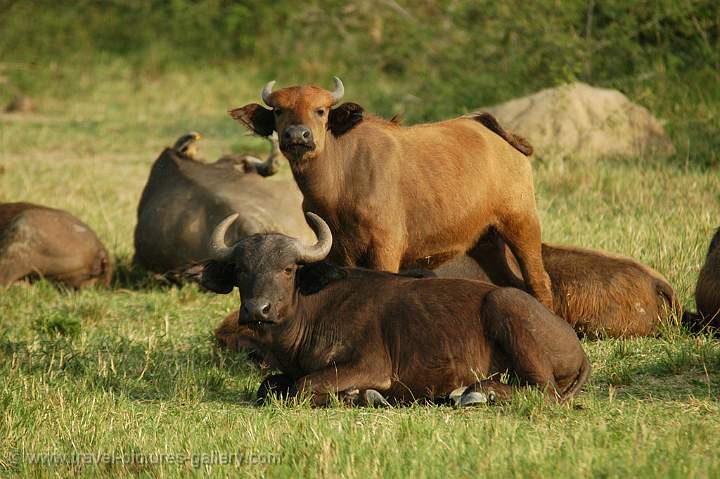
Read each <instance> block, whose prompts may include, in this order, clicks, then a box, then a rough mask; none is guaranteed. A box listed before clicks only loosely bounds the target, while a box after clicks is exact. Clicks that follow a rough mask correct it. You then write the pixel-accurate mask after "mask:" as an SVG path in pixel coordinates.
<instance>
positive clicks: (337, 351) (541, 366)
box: [235, 266, 589, 404]
mask: <svg viewBox="0 0 720 479" xmlns="http://www.w3.org/2000/svg"><path fill="white" fill-rule="evenodd" d="M311 267H312V266H311ZM311 267H309V268H311ZM345 271H346V272H347V277H346V279H344V280H338V281H336V282H333V283H331V284H329V285H327V286H326V287H325V288H324V289H322V290H320V291H318V292H317V293H314V294H312V295H307V296H306V295H302V294H298V300H297V303H296V304H295V306H294V310H293V312H292V316H290V317H288V318H286V320H285V322H284V323H282V324H280V325H263V326H259V327H258V330H257V331H256V332H253V334H254V335H257V336H255V337H253V338H252V340H251V341H250V340H244V341H247V342H248V343H250V342H252V344H253V347H256V346H257V345H260V346H261V347H262V348H263V350H264V351H267V352H268V353H270V354H271V355H272V356H273V357H274V358H276V361H277V364H276V366H277V367H278V368H279V369H280V370H281V371H282V372H283V373H285V374H287V375H289V376H290V377H292V378H293V379H294V380H295V381H296V384H297V386H298V389H299V390H300V391H302V390H306V391H307V392H312V393H314V394H315V402H316V404H324V403H325V402H326V401H327V399H328V398H327V394H328V393H336V392H344V391H351V390H354V389H360V390H363V389H376V390H378V391H380V392H381V393H382V394H383V395H384V396H385V397H386V398H387V399H388V400H390V401H391V402H406V401H412V400H414V399H424V398H425V399H434V398H436V397H444V396H447V395H448V394H449V393H450V392H451V391H453V390H454V389H455V388H457V387H460V386H468V385H471V384H473V383H475V382H476V380H477V379H478V378H487V377H495V378H497V376H498V375H499V374H501V373H504V372H506V371H509V372H510V373H511V374H514V375H517V377H518V379H519V382H520V383H521V384H529V385H532V386H537V387H539V388H541V389H544V390H546V392H547V393H548V395H549V396H550V397H554V398H557V399H559V400H565V399H567V398H568V397H569V396H571V395H572V394H573V393H574V392H576V391H577V390H578V389H579V388H580V387H581V386H582V384H583V383H584V382H585V380H586V379H587V374H588V372H589V364H588V362H587V358H586V356H585V354H584V352H583V351H582V348H581V347H580V343H579V341H578V339H577V336H576V335H575V332H574V331H573V330H572V329H571V328H570V327H569V326H568V324H567V323H566V322H565V321H563V320H562V319H560V318H558V317H557V316H555V315H554V314H552V313H550V312H549V311H548V310H547V309H545V308H544V307H542V305H540V303H538V302H537V301H536V300H534V299H533V298H532V297H530V296H528V295H527V294H526V293H524V292H522V291H520V290H517V289H514V288H504V289H503V288H497V287H494V286H492V285H489V284H486V283H481V282H476V281H471V280H453V279H441V278H427V279H412V278H407V277H403V276H394V275H390V274H387V273H381V272H373V271H368V270H361V269H346V270H345ZM235 344H238V341H237V340H236V341H235Z"/></svg>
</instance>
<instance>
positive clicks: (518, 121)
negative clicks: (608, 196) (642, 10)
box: [479, 83, 675, 160]
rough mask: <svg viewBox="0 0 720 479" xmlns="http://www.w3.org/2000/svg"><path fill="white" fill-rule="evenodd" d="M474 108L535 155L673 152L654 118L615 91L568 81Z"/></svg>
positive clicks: (624, 155)
mask: <svg viewBox="0 0 720 479" xmlns="http://www.w3.org/2000/svg"><path fill="white" fill-rule="evenodd" d="M479 111H487V112H489V113H491V114H493V115H494V116H495V117H496V118H497V119H498V120H499V121H500V124H501V125H502V126H503V127H504V128H505V129H507V130H509V131H511V132H513V133H515V134H518V135H520V136H524V137H525V138H527V139H528V140H529V141H530V144H531V145H532V146H533V148H534V150H535V155H536V156H538V157H541V158H547V159H549V158H561V159H563V158H586V159H590V160H595V159H600V158H628V157H635V158H637V157H643V156H648V155H661V156H665V155H671V154H673V153H674V152H675V148H674V147H673V145H672V142H671V141H670V139H669V138H668V136H667V134H666V133H665V130H664V129H663V126H662V124H661V123H660V121H659V120H658V119H657V118H655V117H654V116H653V115H652V113H650V111H648V109H647V108H644V107H642V106H640V105H637V104H635V103H633V102H631V101H630V100H629V99H628V98H627V97H626V96H625V95H623V94H622V93H620V92H619V91H617V90H611V89H607V88H596V87H592V86H590V85H587V84H585V83H571V84H567V85H563V86H559V87H556V88H547V89H545V90H541V91H539V92H537V93H534V94H532V95H529V96H526V97H522V98H517V99H515V100H510V101H508V102H506V103H502V104H500V105H496V106H493V107H489V108H483V109H481V110H479Z"/></svg>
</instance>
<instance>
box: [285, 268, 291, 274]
mask: <svg viewBox="0 0 720 479" xmlns="http://www.w3.org/2000/svg"><path fill="white" fill-rule="evenodd" d="M292 272H293V267H292V266H288V267H287V268H285V274H292Z"/></svg>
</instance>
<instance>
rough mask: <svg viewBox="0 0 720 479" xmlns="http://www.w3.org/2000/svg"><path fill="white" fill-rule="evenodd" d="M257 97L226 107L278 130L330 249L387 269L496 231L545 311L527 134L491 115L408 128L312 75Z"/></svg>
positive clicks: (264, 131)
mask: <svg viewBox="0 0 720 479" xmlns="http://www.w3.org/2000/svg"><path fill="white" fill-rule="evenodd" d="M273 84H274V82H270V83H268V84H267V85H266V86H265V88H263V90H262V93H261V96H262V99H263V101H264V102H265V104H267V105H268V106H269V107H271V108H272V110H270V109H267V108H264V107H263V106H261V105H258V104H255V103H252V104H249V105H245V106H243V107H241V108H237V109H234V110H232V111H231V112H230V114H231V116H232V117H233V118H234V119H236V120H238V121H240V122H242V123H243V124H244V125H245V126H246V127H247V128H249V129H250V130H252V131H253V132H255V133H257V134H259V135H261V136H269V135H270V134H272V133H273V131H277V132H278V134H279V137H280V149H281V150H282V152H283V154H284V155H285V157H286V158H287V159H288V160H289V162H290V167H291V170H292V173H293V176H294V178H295V181H296V182H297V185H298V186H299V188H300V190H301V191H302V193H303V196H304V202H303V209H304V210H305V211H315V212H317V213H318V214H320V215H321V216H322V217H323V218H325V219H326V220H327V222H328V224H329V226H330V229H331V231H332V232H333V234H334V236H335V243H334V244H333V248H332V252H331V255H330V259H331V260H332V261H333V262H335V263H337V264H341V265H348V266H362V267H367V268H371V269H376V270H384V271H389V272H397V271H399V270H400V269H405V268H415V267H418V265H420V264H422V266H423V267H429V268H431V269H432V268H435V267H437V266H439V265H440V264H442V263H443V262H445V261H447V260H448V259H450V258H453V257H455V256H458V255H461V254H463V253H465V252H469V254H471V255H472V254H473V253H472V251H473V247H474V246H475V244H476V243H477V241H478V240H479V239H480V237H481V236H482V235H483V233H484V232H485V231H486V230H488V229H489V228H491V227H492V228H494V229H496V230H497V231H498V232H499V234H500V235H501V236H502V237H503V239H504V240H505V241H506V242H507V244H508V245H509V246H510V249H511V250H512V252H513V253H514V254H515V256H516V257H517V258H518V263H519V265H520V269H521V271H522V276H523V278H524V280H525V284H526V285H527V289H528V291H529V292H530V293H531V294H532V295H533V296H535V297H536V298H537V299H538V300H539V301H540V302H541V303H542V304H544V305H545V306H547V307H548V308H550V309H551V310H552V306H553V303H552V292H551V289H550V279H549V277H548V274H547V272H546V271H545V268H544V266H543V262H542V254H541V243H540V223H539V221H538V217H537V212H536V206H535V192H534V188H533V174H532V168H531V165H530V161H529V160H528V158H527V156H528V155H530V154H531V153H532V148H531V147H530V145H528V144H527V142H526V141H525V140H524V139H522V138H520V137H517V136H515V135H513V134H512V133H509V132H506V131H505V130H503V128H502V127H501V126H500V125H499V124H498V122H497V121H496V120H495V119H494V118H493V117H492V116H491V115H489V114H472V115H467V116H463V117H460V118H455V119H452V120H447V121H442V122H439V123H431V124H424V125H416V126H411V127H403V126H401V125H399V122H397V121H388V120H384V119H382V118H379V117H377V116H373V115H370V114H367V113H365V111H364V109H363V108H362V107H361V106H360V105H358V104H356V103H345V104H342V105H340V106H339V107H337V108H332V107H333V105H335V104H336V103H338V102H339V101H340V99H341V98H342V96H343V93H344V87H343V84H342V82H341V81H340V80H339V79H338V78H337V77H336V78H335V90H334V91H332V92H330V91H327V90H324V89H322V88H319V87H316V86H310V85H303V86H293V87H288V88H283V89H281V90H278V91H274V92H273V91H272V87H273Z"/></svg>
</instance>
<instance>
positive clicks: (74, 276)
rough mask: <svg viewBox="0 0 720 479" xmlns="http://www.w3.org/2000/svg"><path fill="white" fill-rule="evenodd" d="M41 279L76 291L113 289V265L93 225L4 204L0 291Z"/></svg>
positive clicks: (0, 232)
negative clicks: (33, 278)
mask: <svg viewBox="0 0 720 479" xmlns="http://www.w3.org/2000/svg"><path fill="white" fill-rule="evenodd" d="M28 276H39V277H42V278H47V279H48V280H51V281H55V282H58V283H62V284H65V285H67V286H70V287H73V288H81V287H85V286H92V285H95V284H97V285H101V286H108V285H109V284H110V280H111V278H112V264H111V262H110V257H109V255H108V253H107V250H106V249H105V247H104V246H103V245H102V243H100V240H99V239H98V237H97V236H96V235H95V233H94V232H93V231H92V230H91V229H90V227H89V226H88V225H86V224H85V223H83V222H82V221H80V220H79V219H77V218H76V217H74V216H73V215H71V214H70V213H68V212H66V211H62V210H56V209H53V208H48V207H45V206H40V205H35V204H32V203H3V204H0V286H7V285H9V284H11V283H13V282H14V281H17V280H19V279H21V278H25V277H28Z"/></svg>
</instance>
